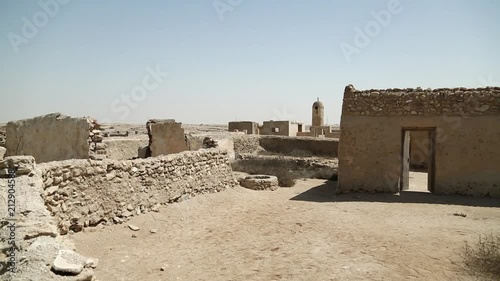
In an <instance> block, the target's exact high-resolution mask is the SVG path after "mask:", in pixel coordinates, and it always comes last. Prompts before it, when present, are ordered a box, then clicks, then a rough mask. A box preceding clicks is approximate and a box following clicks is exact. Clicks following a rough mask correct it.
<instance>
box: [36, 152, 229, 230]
mask: <svg viewBox="0 0 500 281" xmlns="http://www.w3.org/2000/svg"><path fill="white" fill-rule="evenodd" d="M37 173H40V174H41V175H42V178H43V181H44V183H43V188H44V192H43V198H44V200H45V204H46V206H47V208H48V209H49V211H50V212H51V213H52V215H53V216H55V217H56V219H57V220H58V223H59V225H58V226H59V230H60V232H61V233H62V234H64V233H67V232H68V231H69V230H73V231H79V230H81V229H82V228H83V227H87V226H93V225H97V224H99V223H101V222H115V223H116V222H121V221H124V220H127V219H128V218H130V217H131V216H134V215H138V214H141V213H146V212H149V211H151V210H154V209H155V208H158V206H159V204H166V203H169V202H173V201H176V200H179V199H182V198H184V197H186V196H194V195H195V194H200V193H209V192H218V191H221V190H224V189H226V188H229V187H232V186H234V185H235V183H236V182H235V181H234V179H233V176H232V170H231V167H230V165H229V158H228V155H227V152H225V151H220V150H218V149H207V150H199V151H186V152H182V153H177V154H171V155H162V156H159V157H152V158H147V159H136V160H126V161H116V160H110V159H105V160H102V161H94V160H67V161H60V162H50V163H43V164H39V165H37Z"/></svg>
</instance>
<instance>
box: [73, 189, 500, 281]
mask: <svg viewBox="0 0 500 281" xmlns="http://www.w3.org/2000/svg"><path fill="white" fill-rule="evenodd" d="M334 185H335V182H327V181H324V180H312V179H311V180H306V181H302V180H301V181H299V182H298V183H297V185H296V186H294V187H293V188H280V189H279V190H277V191H252V190H247V189H244V188H241V187H238V188H235V189H232V190H227V191H224V192H222V193H218V194H208V195H201V196H198V197H195V198H192V199H190V200H188V201H185V202H182V203H177V204H172V205H169V206H167V207H164V208H162V209H161V210H160V212H159V213H148V214H145V215H141V216H139V217H135V218H133V219H132V220H131V221H130V222H129V223H130V224H133V225H136V226H139V227H140V231H137V232H133V231H131V230H130V229H128V228H127V226H126V224H122V225H114V226H107V227H103V228H96V229H93V230H92V231H89V230H87V231H86V232H83V233H78V234H75V235H72V238H73V239H74V241H75V242H76V245H77V249H78V251H79V252H80V253H81V254H83V255H87V256H92V257H97V258H99V259H100V262H99V266H98V268H97V270H96V272H97V277H98V279H99V280H101V281H102V280H110V281H111V280H416V279H419V280H472V278H471V277H467V275H464V273H463V272H462V271H461V270H460V269H461V267H462V263H461V258H460V257H459V252H460V249H461V247H462V246H463V245H464V241H475V240H476V239H477V236H478V234H480V233H488V232H492V231H493V232H497V233H498V232H500V201H499V200H494V199H485V198H470V197H442V196H433V195H432V194H426V193H422V192H414V193H412V192H407V193H404V194H402V195H401V196H394V195H387V194H381V195H368V194H364V195H344V196H339V197H336V198H334V196H333V187H334ZM333 200H336V202H334V201H333ZM399 202H404V203H399ZM478 206H483V207H478ZM455 212H458V213H464V214H466V215H467V217H465V218H463V217H459V216H454V215H453V213H455ZM152 229H157V230H158V232H157V233H154V234H153V233H150V230H152ZM132 235H136V236H137V237H136V238H133V237H132ZM162 267H164V271H161V270H160V268H162Z"/></svg>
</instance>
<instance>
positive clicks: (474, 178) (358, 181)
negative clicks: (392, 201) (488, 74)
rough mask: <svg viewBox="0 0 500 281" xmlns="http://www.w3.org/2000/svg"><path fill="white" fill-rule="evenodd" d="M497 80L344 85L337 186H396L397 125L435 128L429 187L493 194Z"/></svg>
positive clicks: (497, 189)
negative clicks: (430, 85)
mask: <svg viewBox="0 0 500 281" xmlns="http://www.w3.org/2000/svg"><path fill="white" fill-rule="evenodd" d="M499 124H500V88H499V87H486V88H478V89H466V88H454V89H434V90H430V89H429V90H422V89H419V88H417V89H386V90H367V91H358V90H356V89H355V88H354V87H353V86H352V85H348V86H347V87H346V88H345V92H344V104H343V107H342V118H341V124H340V134H341V135H340V143H339V174H338V186H337V192H339V193H344V192H357V191H365V192H390V193H396V192H399V188H400V186H401V185H400V184H401V182H402V181H401V177H400V176H401V174H402V167H403V165H402V151H403V149H402V143H403V141H402V140H403V129H415V128H424V129H431V130H433V131H434V132H435V145H434V150H435V154H434V160H435V162H434V171H435V178H434V188H435V189H434V191H433V192H434V193H436V194H465V195H477V196H492V197H500V146H499V145H498V143H499V139H500V126H499Z"/></svg>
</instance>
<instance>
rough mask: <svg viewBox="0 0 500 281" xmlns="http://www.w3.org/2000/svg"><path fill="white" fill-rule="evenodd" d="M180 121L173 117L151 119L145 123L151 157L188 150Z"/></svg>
mask: <svg viewBox="0 0 500 281" xmlns="http://www.w3.org/2000/svg"><path fill="white" fill-rule="evenodd" d="M181 125H182V123H180V122H175V120H173V119H166V120H159V119H152V120H149V121H148V122H147V124H146V126H147V129H148V135H149V150H150V155H148V157H149V156H152V157H155V156H159V155H166V154H171V153H178V152H182V151H186V150H189V148H188V146H187V145H188V144H187V138H186V135H185V134H184V129H183V128H182V127H181Z"/></svg>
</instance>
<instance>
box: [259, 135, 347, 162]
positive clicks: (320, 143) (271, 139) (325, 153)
mask: <svg viewBox="0 0 500 281" xmlns="http://www.w3.org/2000/svg"><path fill="white" fill-rule="evenodd" d="M338 144H339V141H338V140H337V139H330V138H315V137H282V136H262V137H260V139H259V145H260V146H261V147H262V148H263V149H264V150H266V151H267V152H270V153H279V154H284V155H291V156H320V157H337V155H338Z"/></svg>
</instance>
